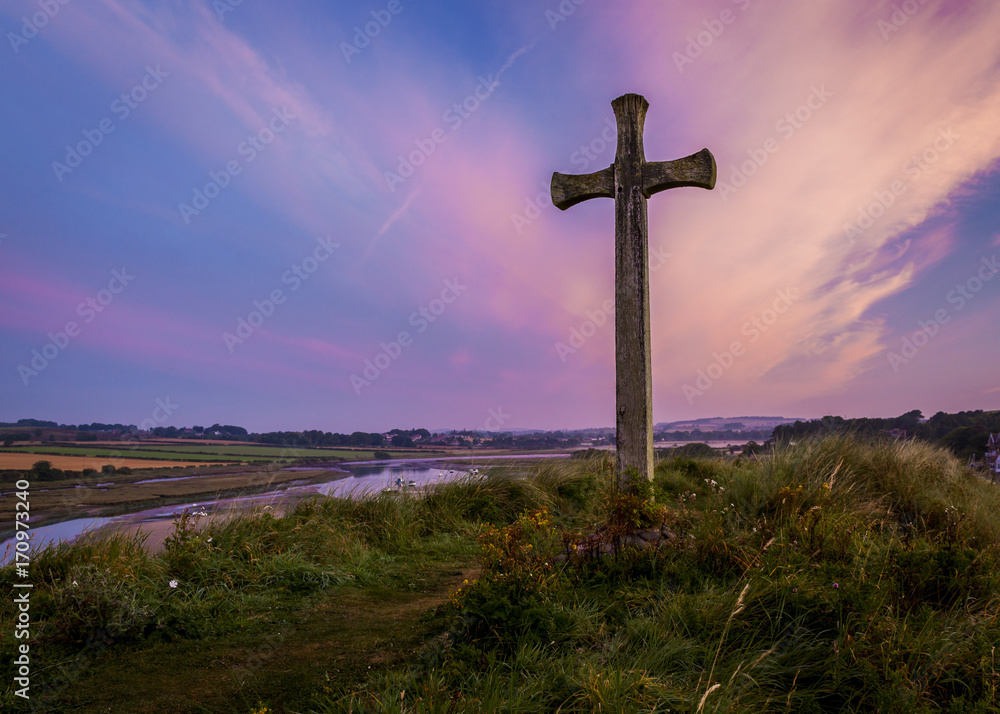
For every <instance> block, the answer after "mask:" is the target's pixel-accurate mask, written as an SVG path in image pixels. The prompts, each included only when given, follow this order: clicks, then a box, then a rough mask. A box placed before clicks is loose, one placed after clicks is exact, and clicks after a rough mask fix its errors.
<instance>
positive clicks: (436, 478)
mask: <svg viewBox="0 0 1000 714" xmlns="http://www.w3.org/2000/svg"><path fill="white" fill-rule="evenodd" d="M566 456H567V454H555V455H553V454H545V455H541V454H531V455H526V456H500V457H477V458H476V459H475V461H476V462H482V461H485V460H486V458H489V459H490V460H491V461H492V460H498V459H508V460H523V459H538V458H564V457H566ZM470 463H471V460H470V459H469V458H468V457H454V458H452V457H448V458H438V459H392V460H388V461H364V462H349V463H339V464H330V465H328V466H329V468H331V469H333V470H335V473H337V477H336V478H332V479H330V480H328V481H322V482H319V483H309V484H306V483H304V482H295V481H292V482H289V483H286V484H283V485H282V486H281V487H278V488H275V489H273V490H271V491H265V492H262V493H255V494H252V495H248V496H238V497H233V498H222V499H218V500H211V501H200V502H197V503H194V502H192V503H185V504H179V505H174V506H161V507H159V508H152V509H147V510H143V511H137V512H134V513H124V514H121V515H117V516H113V517H108V518H98V517H88V518H76V519H73V520H68V521H62V522H60V523H53V524H51V525H47V526H39V527H37V528H36V527H33V528H31V529H30V531H28V532H29V533H30V534H31V538H30V541H29V542H28V546H27V554H28V555H29V556H30V555H31V554H33V553H36V552H38V551H40V550H43V549H44V548H47V547H48V546H50V545H53V544H55V543H62V542H71V541H73V540H76V539H77V538H79V537H80V536H81V535H83V534H84V533H88V532H92V531H96V530H98V529H104V528H121V529H124V530H136V529H143V530H145V531H146V532H153V533H154V534H159V535H160V536H162V533H163V531H164V529H163V527H162V526H163V525H164V524H166V525H169V524H170V523H171V522H172V521H173V520H174V519H175V518H177V517H178V516H180V515H181V514H182V513H183V512H184V511H188V512H191V513H199V514H204V515H205V516H206V517H211V516H213V515H214V516H220V517H224V516H225V515H228V514H231V513H233V512H234V511H239V510H242V509H245V508H249V507H253V506H262V507H263V506H272V507H273V508H275V509H276V510H280V509H282V508H283V507H285V506H286V505H288V504H289V503H293V502H294V501H296V500H298V499H299V498H302V497H305V496H308V495H310V494H321V495H324V496H352V497H359V498H360V497H364V496H365V495H370V494H374V493H378V492H380V491H382V490H385V489H391V490H408V489H418V488H420V487H421V486H426V485H429V484H432V483H437V482H440V481H448V480H455V479H458V478H462V477H464V476H470V475H471V476H475V475H477V474H478V473H479V469H478V468H476V467H474V466H470V465H469V464H470ZM317 468H323V466H322V465H319V464H314V465H310V466H308V467H289V468H288V469H286V471H297V470H301V471H315V470H316V469H317ZM181 478H191V477H181ZM157 480H166V479H157ZM157 524H159V525H160V526H161V527H159V528H155V527H154V526H156V525H157ZM151 540H153V541H154V542H153V543H147V544H148V545H151V546H154V545H156V543H155V541H156V540H160V541H162V537H159V538H158V539H157V538H153V539H151ZM16 545H17V542H16V540H15V538H8V539H7V540H5V541H3V542H2V543H0V566H3V565H7V564H9V563H10V562H12V561H13V560H14V558H15V555H14V554H15V548H16Z"/></svg>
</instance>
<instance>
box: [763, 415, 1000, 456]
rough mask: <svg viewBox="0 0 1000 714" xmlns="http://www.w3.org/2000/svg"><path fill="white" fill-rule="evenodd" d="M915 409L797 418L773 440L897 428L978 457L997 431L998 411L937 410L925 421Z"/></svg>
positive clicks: (875, 433)
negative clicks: (875, 415) (886, 414)
mask: <svg viewBox="0 0 1000 714" xmlns="http://www.w3.org/2000/svg"><path fill="white" fill-rule="evenodd" d="M922 419H923V414H922V413H921V411H920V410H919V409H914V410H913V411H910V412H907V413H906V414H902V415H901V416H898V417H893V418H889V419H868V418H863V419H844V418H843V417H839V416H825V417H823V418H822V419H812V420H810V421H797V422H795V423H794V424H783V425H781V426H777V427H775V429H774V441H775V442H790V441H800V440H802V439H805V438H807V437H810V436H818V435H821V434H837V433H852V434H858V435H861V436H869V437H885V436H888V435H889V432H891V431H893V430H896V429H901V430H904V431H905V432H906V436H907V438H915V439H921V440H923V441H927V442H930V443H933V444H938V445H940V446H944V447H945V448H948V449H950V450H951V451H952V452H953V453H954V454H956V455H957V456H960V457H962V458H971V457H973V456H981V455H982V454H983V453H984V452H985V451H986V442H987V440H988V439H989V436H990V434H996V433H1000V411H992V412H984V411H983V410H982V409H979V410H976V411H969V412H958V413H957V414H947V413H945V412H938V413H937V414H935V415H934V416H932V417H931V418H930V419H928V420H927V421H921V420H922Z"/></svg>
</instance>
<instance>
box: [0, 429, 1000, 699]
mask: <svg viewBox="0 0 1000 714" xmlns="http://www.w3.org/2000/svg"><path fill="white" fill-rule="evenodd" d="M998 488H1000V487H992V486H990V484H989V483H988V482H986V481H984V480H983V479H982V478H980V477H979V476H977V475H975V474H972V473H970V472H968V471H966V470H965V469H964V467H963V465H962V463H961V462H959V461H958V460H957V459H956V458H955V457H954V456H953V455H951V454H950V453H948V452H946V451H944V450H942V449H939V448H936V447H932V446H929V445H926V444H922V443H915V442H891V443H868V442H865V441H863V440H860V439H857V438H853V437H844V436H835V437H825V438H822V439H818V440H809V441H806V442H803V443H799V444H798V445H796V446H794V447H786V448H781V449H779V450H777V451H776V452H775V454H773V455H772V456H769V457H767V458H763V459H761V460H753V459H744V460H740V459H736V460H723V459H719V458H715V459H713V458H705V459H692V458H685V457H672V458H670V459H667V460H664V461H662V462H661V463H659V464H658V466H657V468H656V478H655V482H654V484H653V485H652V488H651V490H650V492H649V493H648V494H640V495H635V494H627V493H616V492H615V490H614V488H613V480H612V478H611V470H610V462H609V461H608V460H607V458H606V457H605V458H601V459H596V460H591V461H575V462H574V461H571V460H564V461H562V462H559V463H547V464H540V465H538V466H537V467H535V470H534V471H533V472H532V473H530V474H527V475H524V474H521V475H518V474H514V473H504V472H499V471H498V472H494V473H491V474H490V475H488V476H487V478H485V479H483V480H480V481H468V482H463V483H458V484H449V485H442V486H438V487H436V488H434V489H432V490H430V491H428V492H426V493H423V494H415V493H407V492H402V493H387V494H383V495H381V496H379V497H378V498H374V499H369V500H364V501H351V500H345V499H317V500H315V501H312V502H308V503H305V504H303V505H300V506H299V507H298V508H297V509H296V510H294V511H293V512H291V513H288V514H286V515H285V516H284V517H283V518H280V519H277V518H273V517H272V516H271V515H270V514H269V513H267V512H256V513H249V514H247V515H246V516H244V517H241V518H238V519H234V520H233V521H230V522H229V523H227V524H223V525H213V526H211V527H210V528H209V529H207V530H199V529H198V528H197V519H183V520H182V521H180V522H179V523H178V525H177V530H176V533H175V537H174V538H173V539H172V541H171V542H170V544H169V547H168V549H167V551H166V552H165V553H164V554H162V555H158V556H149V555H147V554H145V552H144V551H143V550H142V549H141V548H140V547H139V544H137V543H135V542H132V541H127V540H124V539H120V538H118V539H110V540H107V541H104V542H99V543H91V544H82V545H78V546H73V547H62V548H59V549H58V550H56V551H50V552H48V553H46V554H44V555H41V556H39V557H37V558H35V559H34V562H32V564H31V571H32V576H31V579H32V582H34V584H35V588H34V590H33V591H32V600H31V602H32V606H31V607H32V609H31V619H32V623H33V624H32V633H33V638H32V640H31V648H32V649H31V652H32V657H33V660H32V669H33V674H32V696H33V698H37V699H38V700H44V701H45V702H47V704H46V705H47V706H50V707H51V709H52V710H68V709H70V708H72V710H73V711H84V712H86V711H108V710H110V711H149V712H159V711H163V712H166V711H171V712H206V711H210V712H250V711H254V712H307V711H309V712H367V711H393V712H399V711H405V712H483V711H561V712H570V711H581V712H583V711H622V712H639V711H667V710H670V711H682V712H702V711H703V712H766V711H794V712H810V711H899V712H923V711H949V712H993V711H998V710H1000V701H998V697H997V694H998V693H997V686H998V685H1000V672H998V670H997V667H996V665H997V662H996V654H997V653H996V646H997V644H998V643H1000V619H998V615H1000V491H998V490H997V489H998ZM641 496H652V497H653V498H652V501H649V500H646V499H645V498H644V497H641ZM635 533H639V534H640V535H642V536H643V537H642V538H636V537H634V534H635ZM17 581H18V578H16V577H15V573H14V572H13V570H12V569H10V568H7V569H4V570H0V582H2V584H3V585H4V586H5V587H7V588H10V586H11V585H12V584H13V582H17ZM8 592H11V590H10V589H8ZM14 617H15V611H14V609H13V604H12V603H11V602H10V600H9V599H6V600H5V601H0V632H3V633H10V632H13V630H14V622H13V621H14ZM13 644H14V643H13V641H12V639H11V638H10V636H9V635H7V636H5V637H4V638H3V639H0V657H2V658H3V661H7V662H9V661H13V656H14V653H13ZM124 661H127V662H128V663H129V665H128V666H125V665H123V664H122V662H124ZM9 682H10V680H9V679H8V685H7V686H8V687H9V688H8V689H7V691H6V692H5V693H4V694H3V695H2V696H0V704H3V705H4V706H10V707H11V710H14V709H13V707H15V706H17V705H18V704H19V703H20V702H18V701H17V700H16V699H15V697H14V695H13V687H10V684H9Z"/></svg>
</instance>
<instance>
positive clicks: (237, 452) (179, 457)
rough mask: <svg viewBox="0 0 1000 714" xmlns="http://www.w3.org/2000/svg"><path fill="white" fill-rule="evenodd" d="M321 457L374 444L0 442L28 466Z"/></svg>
mask: <svg viewBox="0 0 1000 714" xmlns="http://www.w3.org/2000/svg"><path fill="white" fill-rule="evenodd" d="M392 455H393V457H394V458H412V457H417V456H430V455H433V452H424V451H393V452H392ZM302 458H320V459H329V460H331V461H332V460H345V461H352V460H358V461H362V460H370V459H373V458H374V451H373V450H372V449H332V448H309V447H296V448H286V447H281V446H259V445H248V444H239V443H237V444H219V443H213V444H198V443H191V442H185V443H177V444H173V443H170V442H169V441H166V440H157V441H155V442H149V443H146V442H133V441H129V442H121V445H120V446H119V445H115V444H114V443H108V442H104V443H102V444H96V445H95V444H92V443H87V444H81V443H73V444H68V443H65V442H63V443H59V444H45V443H39V444H30V445H24V446H10V447H0V469H29V468H31V465H32V464H33V463H34V462H35V461H39V460H43V459H44V460H46V461H50V462H52V465H53V466H54V467H55V468H58V469H75V470H80V469H84V468H97V469H99V468H100V467H101V466H102V465H103V464H108V463H110V464H114V465H115V466H116V467H121V466H130V467H132V468H156V467H161V466H162V467H170V466H188V465H192V464H224V463H238V462H247V463H266V462H270V461H281V460H288V459H302Z"/></svg>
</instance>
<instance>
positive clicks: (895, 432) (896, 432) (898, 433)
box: [889, 429, 906, 439]
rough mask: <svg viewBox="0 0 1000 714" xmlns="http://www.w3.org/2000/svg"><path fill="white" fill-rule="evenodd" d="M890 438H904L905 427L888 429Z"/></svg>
mask: <svg viewBox="0 0 1000 714" xmlns="http://www.w3.org/2000/svg"><path fill="white" fill-rule="evenodd" d="M889 438H890V439H905V438H906V429H889Z"/></svg>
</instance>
